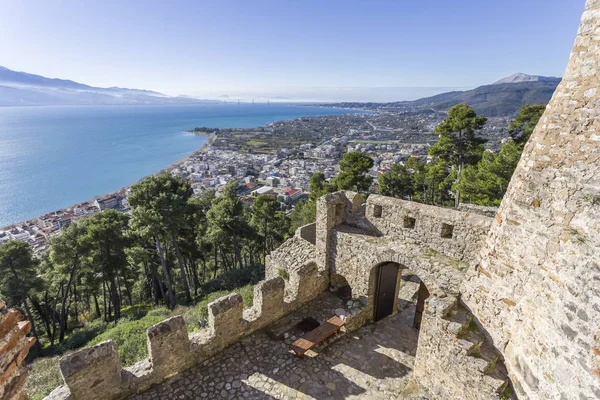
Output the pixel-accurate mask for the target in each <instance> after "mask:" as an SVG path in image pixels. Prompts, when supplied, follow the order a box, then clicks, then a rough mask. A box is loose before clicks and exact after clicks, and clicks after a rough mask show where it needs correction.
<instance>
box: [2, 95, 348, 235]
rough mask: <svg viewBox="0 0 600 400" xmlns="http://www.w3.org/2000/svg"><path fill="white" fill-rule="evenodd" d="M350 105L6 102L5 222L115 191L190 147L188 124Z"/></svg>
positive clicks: (237, 123) (193, 142)
mask: <svg viewBox="0 0 600 400" xmlns="http://www.w3.org/2000/svg"><path fill="white" fill-rule="evenodd" d="M349 112H355V111H348V110H341V109H325V108H318V107H304V106H297V105H295V106H294V105H282V104H271V105H266V104H255V105H251V104H239V105H238V104H227V105H224V104H206V105H204V104H203V105H183V106H181V105H177V106H105V107H5V108H0V227H3V226H6V225H10V224H14V223H17V222H21V221H25V220H28V219H31V218H34V217H38V216H41V215H43V214H46V213H48V212H51V211H55V210H59V209H61V208H65V207H69V206H71V205H73V204H75V203H79V202H83V201H86V200H89V199H92V198H93V197H95V196H98V195H102V194H105V193H109V192H112V191H114V190H117V189H119V188H121V187H123V186H126V185H129V184H131V183H134V182H136V181H137V180H139V179H141V178H142V177H144V176H146V175H149V174H152V173H155V172H157V171H159V170H161V169H162V168H165V167H167V166H168V165H169V164H171V163H173V162H175V161H177V160H179V159H181V158H183V157H185V156H187V155H189V154H191V153H192V152H193V151H195V150H197V149H198V148H200V147H201V146H202V145H203V144H204V143H205V142H206V138H205V137H204V136H197V135H194V134H192V133H189V132H185V130H187V129H193V128H194V127H197V126H208V127H219V128H230V127H239V128H249V127H257V126H262V125H265V124H268V123H271V122H274V121H278V120H288V119H295V118H298V117H301V116H316V115H334V114H345V113H349Z"/></svg>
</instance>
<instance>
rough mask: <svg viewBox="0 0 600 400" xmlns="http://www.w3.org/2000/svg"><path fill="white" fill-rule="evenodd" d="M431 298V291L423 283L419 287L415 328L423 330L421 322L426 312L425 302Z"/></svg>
mask: <svg viewBox="0 0 600 400" xmlns="http://www.w3.org/2000/svg"><path fill="white" fill-rule="evenodd" d="M428 297H429V290H427V287H426V286H425V284H424V283H423V282H421V284H420V285H419V293H418V294H417V309H416V310H415V319H414V321H413V328H415V329H421V320H422V319H423V311H425V300H426V299H427V298H428Z"/></svg>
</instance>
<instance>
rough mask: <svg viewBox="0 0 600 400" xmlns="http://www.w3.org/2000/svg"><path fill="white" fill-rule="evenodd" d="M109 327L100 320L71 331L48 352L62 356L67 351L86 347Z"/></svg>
mask: <svg viewBox="0 0 600 400" xmlns="http://www.w3.org/2000/svg"><path fill="white" fill-rule="evenodd" d="M109 327H110V325H109V324H106V323H105V322H104V321H102V320H96V321H93V322H90V323H88V324H86V325H84V326H83V327H81V328H77V329H75V330H73V331H72V332H71V333H69V335H68V336H67V337H66V338H65V340H63V341H62V343H61V344H59V345H58V346H56V347H55V348H54V349H52V350H51V351H50V353H51V354H64V353H65V352H67V351H69V350H74V349H78V348H80V347H84V346H87V345H88V343H89V342H90V341H91V340H93V339H94V338H95V337H96V336H98V335H100V334H101V333H102V332H104V331H105V330H106V329H107V328H109Z"/></svg>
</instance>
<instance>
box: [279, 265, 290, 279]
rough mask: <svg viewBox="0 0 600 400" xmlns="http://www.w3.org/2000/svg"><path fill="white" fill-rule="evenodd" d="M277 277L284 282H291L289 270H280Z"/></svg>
mask: <svg viewBox="0 0 600 400" xmlns="http://www.w3.org/2000/svg"><path fill="white" fill-rule="evenodd" d="M277 275H279V276H280V277H282V278H283V279H284V280H286V281H289V280H290V273H289V272H287V270H285V269H283V268H279V269H278V270H277Z"/></svg>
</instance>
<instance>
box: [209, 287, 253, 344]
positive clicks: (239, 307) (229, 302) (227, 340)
mask: <svg viewBox="0 0 600 400" xmlns="http://www.w3.org/2000/svg"><path fill="white" fill-rule="evenodd" d="M243 313H244V302H243V300H242V296H240V295H239V294H238V293H232V294H230V295H228V296H223V297H221V298H219V299H217V300H215V301H213V302H212V303H209V304H208V328H209V331H210V334H211V336H213V337H214V340H215V343H216V346H217V347H222V348H224V347H226V346H227V345H229V344H231V343H233V342H235V341H236V340H237V339H239V338H240V337H241V335H242V334H243V332H244V329H245V324H244V319H243Z"/></svg>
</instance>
